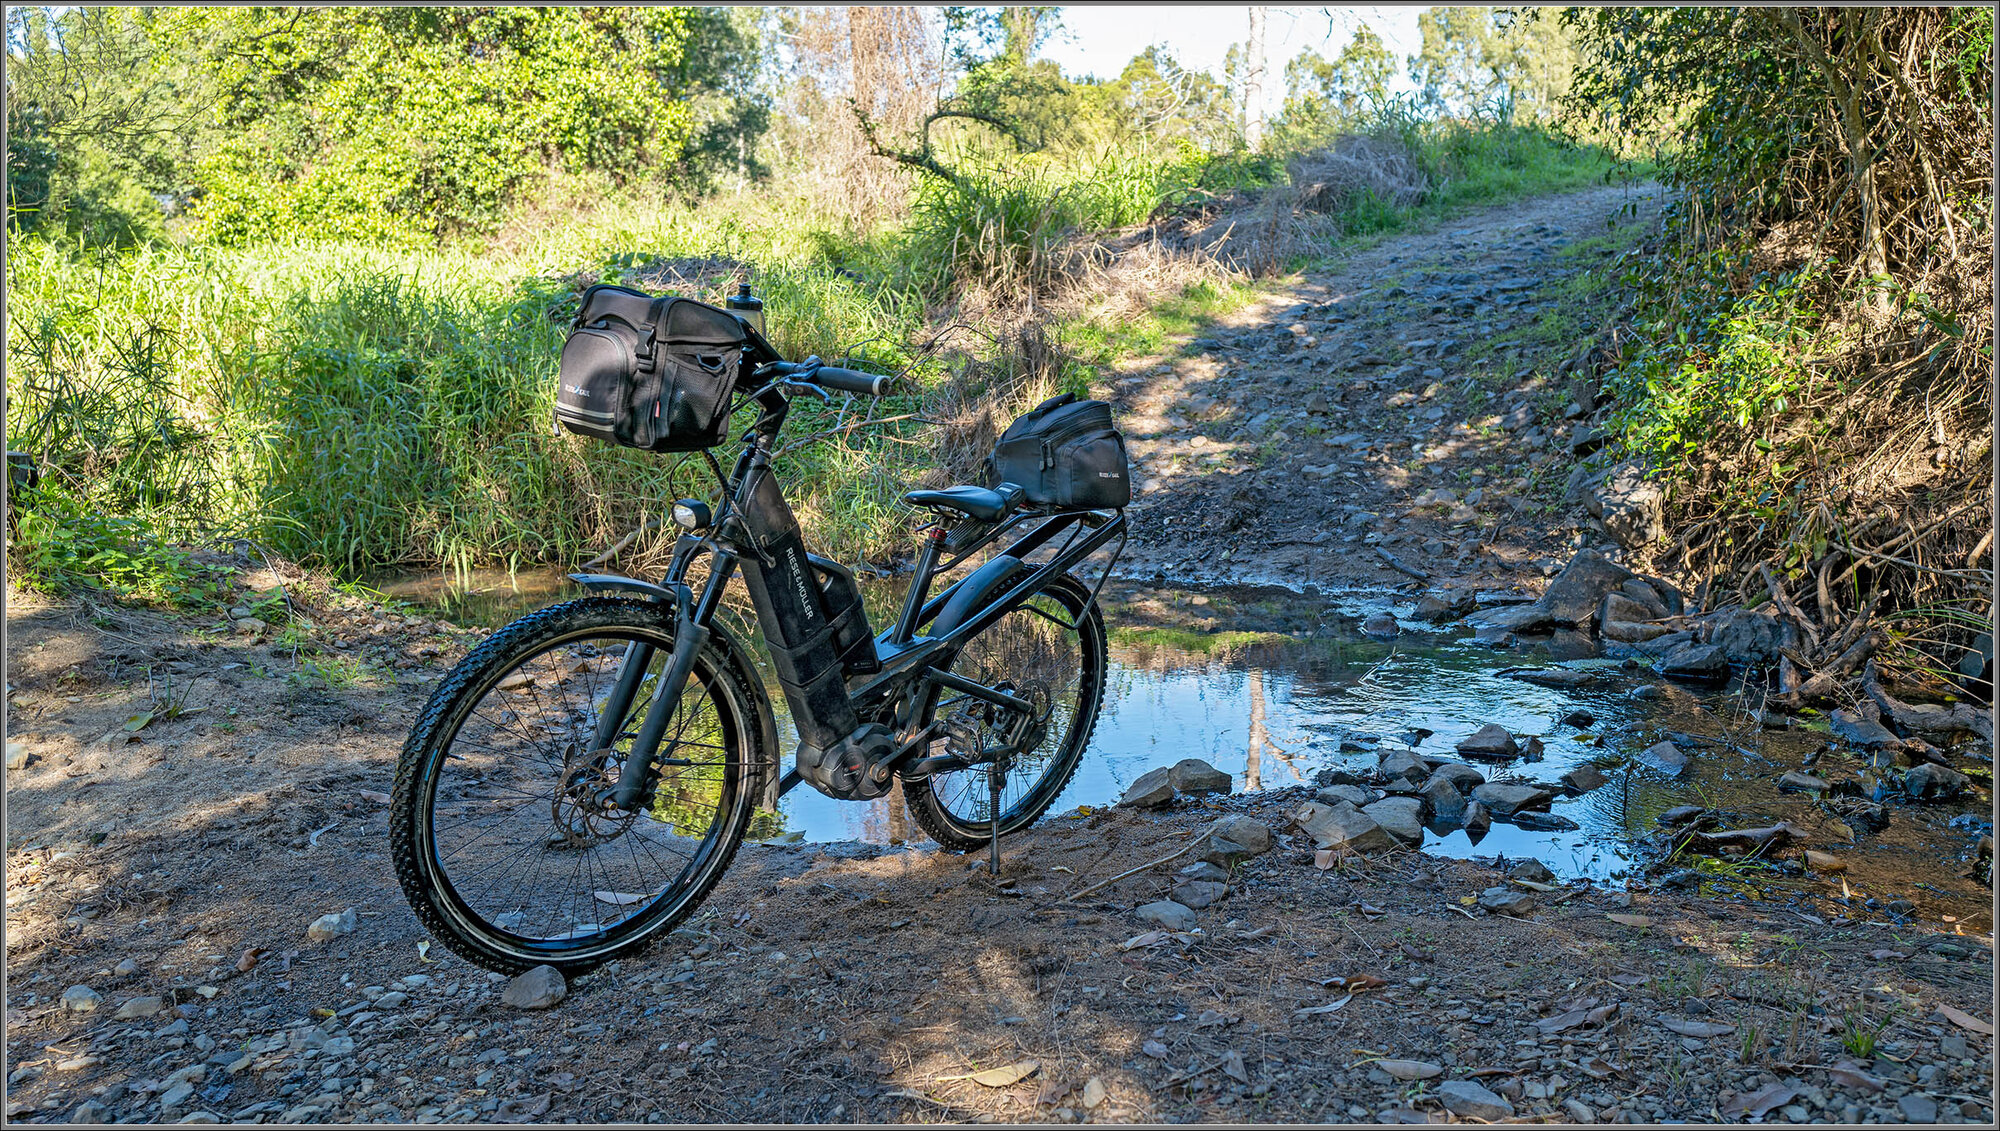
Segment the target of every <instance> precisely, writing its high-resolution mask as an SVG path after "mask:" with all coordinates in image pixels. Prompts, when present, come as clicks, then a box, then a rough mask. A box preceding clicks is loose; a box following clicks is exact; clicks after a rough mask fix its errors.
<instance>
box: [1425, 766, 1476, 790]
mask: <svg viewBox="0 0 2000 1131" xmlns="http://www.w3.org/2000/svg"><path fill="white" fill-rule="evenodd" d="M1440 780H1442V781H1446V782H1449V783H1451V787H1452V788H1453V789H1456V790H1457V791H1459V792H1460V793H1471V792H1472V791H1473V790H1475V789H1477V788H1479V787H1480V786H1482V785H1485V784H1486V775H1485V774H1482V773H1480V772H1479V771H1478V770H1475V769H1473V768H1472V767H1471V766H1468V765H1466V764H1465V763H1464V762H1439V763H1437V764H1436V765H1435V766H1433V767H1432V769H1431V776H1430V778H1429V779H1427V780H1426V781H1425V782H1424V789H1426V790H1428V789H1429V788H1430V787H1431V782H1434V781H1440Z"/></svg>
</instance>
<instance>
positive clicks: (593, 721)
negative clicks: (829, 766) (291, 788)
mask: <svg viewBox="0 0 2000 1131" xmlns="http://www.w3.org/2000/svg"><path fill="white" fill-rule="evenodd" d="M672 629H673V623H672V620H671V619H670V617H669V616H668V615H667V614H666V613H665V611H664V610H663V609H662V608H661V607H660V606H657V605H652V604H647V603H644V602H639V601H631V600H620V599H617V598H609V597H586V598H583V599H582V600H577V601H570V602H567V603H564V604H560V605H555V606H551V607H550V608H546V609H543V610H541V611H539V612H536V613H534V614H531V615H529V616H526V617H523V618H521V619H520V620H517V621H514V622H513V623H511V624H508V625H506V626H505V627H503V628H501V629H500V630H499V631H497V632H495V633H494V634H493V635H492V636H491V637H490V638H488V639H487V641H486V642H485V643H484V644H482V645H480V646H479V647H478V648H477V649H475V650H474V651H473V652H472V654H471V655H469V656H467V657H466V658H465V659H464V660H463V661H462V662H461V663H460V664H459V665H458V666H457V667H456V668H454V669H453V670H452V672H451V674H450V675H449V676H447V677H446V679H445V681H444V683H443V684H442V685H441V686H440V687H439V688H438V690H437V692H436V694H434V695H433V696H432V697H431V701H430V704H429V705H428V706H427V707H426V708H425V710H424V713H423V714H422V716H420V717H419V719H418V721H417V725H416V726H415V728H413V729H412V731H411V733H410V738H409V741H408V743H407V744H406V745H405V746H404V749H403V755H402V760H401V762H400V764H399V765H398V767H397V773H396V786H395V791H394V793H393V795H392V797H391V802H390V806H391V815H390V822H391V823H390V831H391V837H390V839H391V847H392V851H393V856H394V859H395V863H396V875H397V877H398V879H399V880H401V882H402V886H403V892H404V895H405V896H407V897H408V899H409V901H410V906H411V907H412V908H413V909H414V910H415V911H416V913H417V917H418V918H419V919H420V920H422V921H423V923H424V925H425V926H426V927H428V928H430V930H431V931H433V932H434V933H435V934H436V935H437V936H438V938H439V939H440V940H442V941H443V942H444V943H445V945H447V946H449V947H451V949H452V950H454V951H456V952H458V953H459V954H461V955H463V956H464V957H465V958H467V959H469V960H471V961H473V962H476V963H478V964H480V965H482V966H486V967H488V968H490V969H494V970H499V971H503V972H514V971H519V970H524V969H527V968H528V967H531V966H535V965H538V964H542V963H546V964H548V965H551V966H555V967H556V968H558V969H560V970H562V971H564V972H565V973H581V972H582V971H585V970H589V969H591V968H592V967H594V966H596V965H598V964H600V963H602V962H605V961H608V960H610V959H612V958H617V957H621V956H624V955H627V954H630V953H633V952H635V951H637V950H639V949H641V948H643V947H645V946H646V945H648V944H649V943H650V942H652V941H653V940H654V939H657V938H659V937H660V936H661V935H662V934H664V933H665V932H666V931H667V930H668V929H670V928H671V927H672V926H673V925H674V924H675V923H678V922H680V921H681V920H682V919H684V918H686V916H687V915H688V914H689V913H691V912H692V911H693V910H694V909H695V907H696V906H697V905H699V904H700V902H701V900H702V899H703V898H704V897H705V896H706V895H707V894H708V892H709V890H710V889H711V888H713V887H714V886H715V883H716V881H717V880H719V879H721V877H722V873H723V871H724V870H725V869H727V868H728V866H729V862H730V860H731V859H732V858H733V857H734V856H735V854H736V848H737V846H738V845H739V844H740V843H741V842H742V840H743V834H744V831H745V828H746V827H747V825H748V823H749V820H750V817H751V814H752V812H753V810H754V809H755V806H756V802H757V790H756V785H757V778H758V771H759V769H760V768H761V767H762V766H763V765H764V763H765V758H766V752H765V751H764V750H763V749H762V746H763V741H762V733H763V732H762V728H761V727H760V726H759V723H760V722H761V720H762V719H763V716H762V715H760V714H759V713H758V706H759V704H760V703H761V702H762V701H761V699H759V698H758V695H759V691H758V685H757V684H756V683H755V682H754V681H753V678H752V677H751V675H750V673H748V672H746V671H744V670H743V669H742V665H741V664H740V662H738V660H737V659H736V656H737V655H738V653H737V652H736V651H735V650H734V649H732V648H730V647H729V646H728V645H727V642H726V641H724V640H720V639H715V638H712V639H711V641H710V643H709V644H708V646H707V647H705V648H704V649H703V650H702V652H701V654H700V655H699V656H698V657H697V658H696V661H695V665H694V670H693V672H692V673H691V674H690V676H689V678H688V683H687V686H686V688H685V689H684V691H683V692H682V694H681V697H680V700H679V701H678V702H676V703H673V704H667V705H663V706H662V707H661V709H671V710H672V711H673V712H674V713H673V714H672V715H671V716H670V717H669V719H670V721H669V724H668V726H667V729H666V732H665V741H664V742H663V743H662V745H661V748H660V750H659V752H658V754H657V755H656V763H657V764H658V765H659V766H660V771H659V773H660V777H659V785H658V788H657V790H656V792H655V794H654V800H653V803H652V804H651V805H650V806H648V807H647V808H646V809H645V810H644V811H642V812H638V813H625V812H620V811H617V810H611V809H607V808H605V807H604V806H603V805H602V804H601V802H599V801H598V799H599V798H601V797H602V796H603V793H604V791H605V790H606V789H607V788H608V787H609V786H611V785H612V784H615V783H616V782H617V780H618V776H619V773H620V770H621V769H622V767H623V766H624V761H625V758H626V756H627V754H628V753H629V751H630V748H631V745H632V740H633V736H634V734H635V732H636V731H637V729H638V725H639V722H640V720H642V719H643V718H644V717H645V714H646V711H647V710H648V707H649V705H650V703H651V700H652V695H653V689H654V687H655V686H656V684H657V681H658V680H659V679H660V678H661V675H662V672H663V671H664V669H665V666H666V663H667V659H668V656H669V655H670V653H671V652H672V650H673V645H674V639H673V631H672ZM717 631H718V633H719V631H720V630H719V628H718V629H717ZM628 656H630V657H632V662H635V663H640V662H643V664H644V667H643V675H642V676H641V678H640V679H639V682H638V684H637V687H636V693H635V694H633V695H632V697H631V704H630V706H629V707H628V708H627V709H626V710H625V711H624V712H623V713H622V717H620V718H619V719H618V720H617V723H616V725H615V726H613V727H611V728H610V730H609V732H608V733H610V734H611V735H612V736H613V737H612V740H611V742H610V744H609V745H608V746H607V747H604V748H602V749H593V747H594V746H595V745H596V736H597V734H598V733H599V721H600V718H601V716H602V715H603V713H604V711H605V710H606V709H607V707H608V701H609V700H610V699H611V698H612V696H611V691H612V688H613V686H614V684H615V682H616V680H617V677H618V673H619V671H620V669H621V668H622V667H623V665H624V664H625V663H626V662H627V657H628Z"/></svg>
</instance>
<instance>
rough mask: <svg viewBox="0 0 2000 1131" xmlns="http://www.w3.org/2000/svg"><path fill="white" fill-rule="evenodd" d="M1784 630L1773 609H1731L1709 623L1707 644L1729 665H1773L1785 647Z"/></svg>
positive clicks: (1784, 624)
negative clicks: (1779, 652) (1719, 652)
mask: <svg viewBox="0 0 2000 1131" xmlns="http://www.w3.org/2000/svg"><path fill="white" fill-rule="evenodd" d="M1786 627H1787V626H1786V623H1785V622H1784V621H1783V620H1780V619H1779V617H1778V613H1777V610H1775V609H1769V608H1766V609H1743V608H1738V609H1732V610H1730V611H1729V612H1727V613H1725V614H1723V615H1722V616H1721V617H1720V618H1718V619H1717V620H1715V621H1714V622H1712V624H1711V627H1710V628H1709V633H1708V641H1709V643H1711V644H1713V645H1715V646H1716V647H1718V648H1720V649H1722V654H1723V655H1724V656H1727V657H1728V658H1729V662H1730V663H1732V664H1742V665H1743V666H1744V667H1756V666H1759V665H1764V664H1774V663H1776V662H1777V661H1778V650H1779V649H1780V648H1783V647H1784V646H1785V635H1786V633H1785V629H1786ZM1794 631H1796V630H1794Z"/></svg>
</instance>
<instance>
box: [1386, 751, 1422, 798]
mask: <svg viewBox="0 0 2000 1131" xmlns="http://www.w3.org/2000/svg"><path fill="white" fill-rule="evenodd" d="M1381 770H1382V775H1383V776H1384V777H1386V778H1388V779H1389V782H1388V785H1387V787H1386V788H1388V789H1389V790H1391V791H1393V792H1396V793H1405V792H1414V791H1415V790H1416V788H1417V787H1418V786H1420V785H1422V784H1423V783H1424V780H1425V779H1426V778H1429V777H1430V776H1431V767H1430V764H1429V763H1427V762H1425V761H1424V760H1423V759H1422V758H1420V757H1418V756H1417V753H1416V751H1414V750H1390V751H1386V752H1384V753H1383V755H1382V761H1381Z"/></svg>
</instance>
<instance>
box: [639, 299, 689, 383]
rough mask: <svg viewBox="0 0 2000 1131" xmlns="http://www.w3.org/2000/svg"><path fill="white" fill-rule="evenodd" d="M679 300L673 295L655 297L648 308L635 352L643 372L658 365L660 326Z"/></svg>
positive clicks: (665, 322)
mask: <svg viewBox="0 0 2000 1131" xmlns="http://www.w3.org/2000/svg"><path fill="white" fill-rule="evenodd" d="M679 301H680V300H679V299H677V298H673V297H671V296H662V297H660V298H656V299H654V300H653V305H652V306H651V307H649V308H647V311H646V323H645V325H643V326H640V327H639V345H638V348H637V349H636V351H635V352H634V356H635V357H636V358H637V359H638V362H639V369H640V371H641V372H646V373H650V372H652V371H653V370H654V369H655V368H656V367H657V361H656V359H657V357H658V351H659V344H660V327H662V326H664V325H666V324H667V314H668V312H669V311H670V310H671V309H672V308H673V304H674V303H677V302H679Z"/></svg>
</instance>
